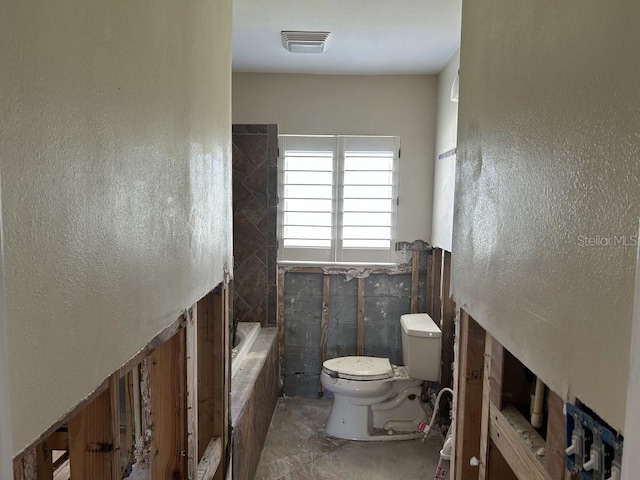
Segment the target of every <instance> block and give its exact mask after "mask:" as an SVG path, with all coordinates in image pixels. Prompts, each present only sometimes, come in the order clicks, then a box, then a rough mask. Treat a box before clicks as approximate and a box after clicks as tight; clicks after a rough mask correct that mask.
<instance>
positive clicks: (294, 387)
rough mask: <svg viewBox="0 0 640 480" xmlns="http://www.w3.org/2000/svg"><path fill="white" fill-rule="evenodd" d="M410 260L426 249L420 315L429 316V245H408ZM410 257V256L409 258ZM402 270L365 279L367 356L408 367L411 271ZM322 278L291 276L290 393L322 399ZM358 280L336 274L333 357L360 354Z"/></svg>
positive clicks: (286, 369)
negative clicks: (405, 324)
mask: <svg viewBox="0 0 640 480" xmlns="http://www.w3.org/2000/svg"><path fill="white" fill-rule="evenodd" d="M404 248H405V249H406V251H405V252H404V253H403V254H404V255H405V258H410V256H411V251H412V249H418V250H420V276H419V281H420V283H419V287H418V311H420V312H424V311H425V292H426V275H427V256H428V255H429V251H430V249H429V247H428V246H426V245H425V244H424V242H419V243H415V242H414V244H406V245H404ZM407 252H408V254H407ZM399 263H400V265H399V267H398V269H397V271H394V272H393V273H388V274H387V273H385V274H378V273H376V274H370V275H369V276H367V277H366V278H365V282H364V289H365V290H364V291H365V305H364V323H365V327H364V354H365V355H368V356H374V357H385V358H388V359H389V360H390V361H391V362H392V363H393V364H395V365H402V337H401V334H400V331H401V330H400V316H401V315H403V314H405V313H410V312H411V270H410V267H409V266H408V265H407V264H406V263H402V262H399ZM322 278H323V274H322V273H296V272H286V273H285V286H284V295H285V311H284V319H285V321H284V325H285V339H284V342H285V346H284V358H283V381H284V394H285V395H287V396H291V397H306V398H317V397H318V396H319V394H318V390H319V385H320V370H321V367H322V365H321V352H320V335H321V332H320V324H321V319H322ZM357 307H358V281H357V279H355V278H353V279H347V277H346V276H345V275H343V274H332V275H330V299H329V325H328V333H327V358H335V357H341V356H346V355H355V354H356V340H357V319H358V313H357Z"/></svg>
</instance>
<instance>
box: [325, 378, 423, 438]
mask: <svg viewBox="0 0 640 480" xmlns="http://www.w3.org/2000/svg"><path fill="white" fill-rule="evenodd" d="M389 386H390V387H391V388H390V389H389V390H388V391H387V392H386V394H385V395H384V398H377V399H375V400H376V401H375V402H373V403H371V404H367V403H368V402H367V400H369V399H366V398H361V397H353V396H347V395H341V394H340V393H337V392H336V391H334V392H333V393H334V397H333V405H332V406H331V413H330V414H329V420H328V421H327V426H326V432H327V435H329V436H332V437H336V438H342V439H346V440H360V441H389V440H412V439H415V438H420V437H421V436H422V435H424V434H423V433H422V432H420V431H418V425H419V424H420V422H427V420H428V418H427V413H426V411H425V409H424V406H423V405H422V403H421V402H420V391H421V387H420V382H419V381H416V380H408V381H407V380H405V381H395V382H390V385H389Z"/></svg>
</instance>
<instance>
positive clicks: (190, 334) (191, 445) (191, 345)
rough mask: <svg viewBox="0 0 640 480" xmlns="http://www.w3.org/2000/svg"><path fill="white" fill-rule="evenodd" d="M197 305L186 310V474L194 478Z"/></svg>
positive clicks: (195, 462)
mask: <svg viewBox="0 0 640 480" xmlns="http://www.w3.org/2000/svg"><path fill="white" fill-rule="evenodd" d="M197 311H198V306H197V305H194V306H193V307H192V308H191V309H190V310H189V311H188V312H187V327H186V342H187V345H186V348H187V351H186V355H187V358H186V362H187V475H188V478H195V476H196V471H197V468H198V460H199V458H200V457H199V455H198V325H197V315H198V313H197Z"/></svg>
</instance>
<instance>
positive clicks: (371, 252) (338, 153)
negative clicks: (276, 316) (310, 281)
mask: <svg viewBox="0 0 640 480" xmlns="http://www.w3.org/2000/svg"><path fill="white" fill-rule="evenodd" d="M287 139H293V141H294V144H304V142H305V141H307V140H308V142H309V147H308V150H309V151H312V150H313V148H312V147H311V145H312V144H314V143H315V144H319V145H321V144H322V143H323V142H325V145H328V144H329V143H328V142H329V141H330V140H332V148H333V157H332V160H333V167H332V179H333V180H332V189H331V192H332V199H331V205H332V210H331V219H332V222H331V241H330V245H331V246H330V248H321V247H318V248H314V247H291V248H285V246H284V241H283V238H284V215H285V210H284V202H285V200H286V198H285V196H284V188H285V185H286V184H285V151H286V150H287ZM350 140H351V141H352V142H355V143H358V142H362V143H365V144H366V143H367V142H372V143H374V144H375V142H376V141H377V142H379V143H381V144H383V143H385V142H386V143H388V144H389V145H393V147H392V148H393V160H392V179H391V187H392V192H391V212H390V240H389V249H388V250H387V249H375V248H365V247H363V248H346V249H345V248H343V235H344V230H343V229H344V211H343V210H344V173H345V152H347V151H348V150H347V148H348V142H349V141H350ZM289 143H291V142H289ZM400 147H401V145H400V137H398V136H391V135H293V134H281V135H278V169H277V170H278V171H277V174H278V211H277V234H276V235H277V242H278V252H277V259H278V263H279V264H294V265H338V266H345V265H356V266H358V265H363V266H371V265H381V266H390V265H397V261H396V253H395V251H396V243H397V218H398V210H399V167H400V152H401V150H400ZM325 148H326V147H325ZM369 148H371V147H369ZM296 149H298V150H304V149H302V148H296ZM290 150H294V149H293V148H290ZM323 151H326V150H323ZM350 151H366V149H362V150H350ZM371 151H372V152H374V151H376V149H372V150H371ZM378 151H388V150H384V149H379V150H378ZM345 252H346V255H345Z"/></svg>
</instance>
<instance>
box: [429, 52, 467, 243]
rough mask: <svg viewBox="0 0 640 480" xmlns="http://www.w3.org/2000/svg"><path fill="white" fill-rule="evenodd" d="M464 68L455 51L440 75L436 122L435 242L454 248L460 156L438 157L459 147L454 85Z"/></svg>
mask: <svg viewBox="0 0 640 480" xmlns="http://www.w3.org/2000/svg"><path fill="white" fill-rule="evenodd" d="M459 67H460V50H458V51H457V52H456V53H454V54H453V56H452V57H451V59H450V60H449V62H447V65H446V67H445V68H444V70H442V72H440V75H438V117H437V123H436V151H435V174H434V179H433V228H432V229H431V244H432V245H435V246H436V247H440V248H444V249H445V250H447V251H451V236H452V233H453V193H454V190H455V182H456V156H455V155H450V156H447V157H444V158H438V157H439V156H440V155H441V154H443V153H446V152H448V151H450V150H453V149H454V148H456V143H457V135H458V104H457V103H456V102H452V101H451V87H452V85H453V82H454V80H455V78H456V76H457V75H458V68H459Z"/></svg>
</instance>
